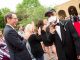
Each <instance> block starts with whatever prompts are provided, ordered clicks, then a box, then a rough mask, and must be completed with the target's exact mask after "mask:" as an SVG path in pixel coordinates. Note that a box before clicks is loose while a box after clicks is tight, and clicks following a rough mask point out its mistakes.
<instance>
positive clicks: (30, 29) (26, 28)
mask: <svg viewBox="0 0 80 60" xmlns="http://www.w3.org/2000/svg"><path fill="white" fill-rule="evenodd" d="M32 28H33V26H32V24H27V25H26V27H25V29H24V31H32Z"/></svg>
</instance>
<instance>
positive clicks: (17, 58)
mask: <svg viewBox="0 0 80 60" xmlns="http://www.w3.org/2000/svg"><path fill="white" fill-rule="evenodd" d="M4 38H5V40H6V43H7V46H8V48H9V52H10V58H11V60H31V57H30V54H29V52H28V50H27V48H26V45H25V43H24V42H23V40H22V39H23V38H22V37H21V36H19V35H18V33H17V32H16V31H15V30H14V29H13V28H12V27H11V26H9V25H6V26H5V28H4Z"/></svg>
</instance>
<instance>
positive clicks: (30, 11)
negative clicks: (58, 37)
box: [17, 0, 46, 25]
mask: <svg viewBox="0 0 80 60" xmlns="http://www.w3.org/2000/svg"><path fill="white" fill-rule="evenodd" d="M45 11H46V9H45V8H44V7H42V6H41V5H40V4H39V2H38V0H23V2H22V3H21V4H18V5H17V15H18V17H19V18H20V24H23V25H26V24H27V23H30V22H31V21H32V20H33V21H34V22H35V23H36V22H37V20H38V19H43V18H44V13H45Z"/></svg>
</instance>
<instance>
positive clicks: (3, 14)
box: [0, 8, 10, 29]
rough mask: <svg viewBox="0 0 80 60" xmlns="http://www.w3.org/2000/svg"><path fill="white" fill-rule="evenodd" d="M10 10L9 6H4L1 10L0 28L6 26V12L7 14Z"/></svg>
mask: <svg viewBox="0 0 80 60" xmlns="http://www.w3.org/2000/svg"><path fill="white" fill-rule="evenodd" d="M8 12H10V10H9V9H8V8H2V9H1V10H0V29H2V28H4V25H5V24H4V16H5V14H7V13H8Z"/></svg>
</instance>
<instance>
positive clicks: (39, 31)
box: [38, 27, 41, 35]
mask: <svg viewBox="0 0 80 60" xmlns="http://www.w3.org/2000/svg"><path fill="white" fill-rule="evenodd" d="M38 34H39V35H41V28H40V27H39V29H38Z"/></svg>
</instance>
